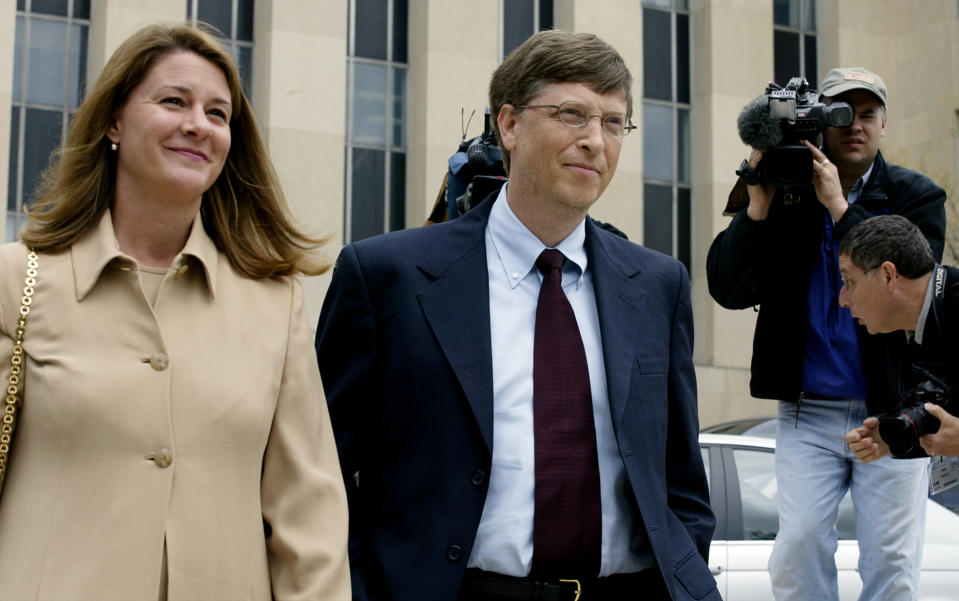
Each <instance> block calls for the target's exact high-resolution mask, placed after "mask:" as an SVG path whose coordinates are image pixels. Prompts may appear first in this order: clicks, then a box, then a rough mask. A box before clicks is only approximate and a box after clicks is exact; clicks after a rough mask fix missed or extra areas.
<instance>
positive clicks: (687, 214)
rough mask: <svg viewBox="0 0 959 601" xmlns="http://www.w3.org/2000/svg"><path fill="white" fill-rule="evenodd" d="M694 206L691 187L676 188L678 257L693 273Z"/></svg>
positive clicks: (688, 270) (687, 269)
mask: <svg viewBox="0 0 959 601" xmlns="http://www.w3.org/2000/svg"><path fill="white" fill-rule="evenodd" d="M691 211H692V207H691V206H690V190H689V188H677V189H676V258H677V259H679V260H680V261H682V263H683V265H685V266H686V271H687V272H690V273H692V271H693V266H692V234H693V224H692V212H691Z"/></svg>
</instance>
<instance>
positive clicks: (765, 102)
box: [737, 77, 855, 187]
mask: <svg viewBox="0 0 959 601" xmlns="http://www.w3.org/2000/svg"><path fill="white" fill-rule="evenodd" d="M818 99H819V94H818V93H817V92H816V90H814V89H812V88H810V87H809V84H808V82H807V81H806V79H805V78H803V77H793V78H792V79H790V80H789V83H787V84H786V86H785V87H782V86H779V85H778V84H776V83H775V82H770V83H769V85H768V86H767V87H766V91H765V92H764V93H763V94H762V95H761V96H758V97H757V98H755V99H754V100H752V101H751V102H750V103H749V104H747V105H746V106H745V107H743V110H742V112H741V113H740V114H739V119H738V122H737V124H738V126H739V137H740V138H741V139H742V141H743V142H745V143H746V144H748V145H750V146H752V147H753V148H756V149H759V150H765V151H766V153H765V155H764V156H763V160H762V161H760V163H759V166H758V168H757V169H756V171H757V172H758V176H759V180H760V181H759V182H757V183H766V184H770V185H775V186H784V187H796V186H808V185H810V184H812V178H813V171H812V161H813V157H812V151H811V150H810V149H809V148H807V147H806V146H804V145H803V144H802V141H803V140H808V141H809V142H812V143H813V144H817V145H818V137H819V135H820V134H821V133H822V132H823V130H825V129H826V128H827V127H849V126H850V125H851V124H852V121H853V117H854V116H855V113H854V111H853V108H852V107H851V106H850V105H849V103H846V102H841V101H838V102H833V103H832V104H829V105H827V104H824V103H822V102H818Z"/></svg>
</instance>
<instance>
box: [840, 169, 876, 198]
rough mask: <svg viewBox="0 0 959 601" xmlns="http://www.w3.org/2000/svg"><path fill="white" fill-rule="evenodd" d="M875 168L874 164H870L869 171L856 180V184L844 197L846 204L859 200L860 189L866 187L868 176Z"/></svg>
mask: <svg viewBox="0 0 959 601" xmlns="http://www.w3.org/2000/svg"><path fill="white" fill-rule="evenodd" d="M875 166H876V162H875V161H873V162H872V164H870V165H869V169H867V170H866V172H865V173H863V174H862V177H860V178H859V179H858V180H856V183H855V184H853V185H852V188H851V189H850V190H849V194H847V195H846V202H848V203H849V204H853V203H854V202H856V201H857V200H859V196H860V195H861V194H862V189H863V188H865V187H866V182H868V181H869V176H870V175H872V170H873V168H874V167H875Z"/></svg>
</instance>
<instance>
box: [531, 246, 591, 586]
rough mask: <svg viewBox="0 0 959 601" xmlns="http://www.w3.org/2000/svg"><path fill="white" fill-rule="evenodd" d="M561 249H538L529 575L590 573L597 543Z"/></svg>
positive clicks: (585, 400)
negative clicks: (539, 283)
mask: <svg viewBox="0 0 959 601" xmlns="http://www.w3.org/2000/svg"><path fill="white" fill-rule="evenodd" d="M565 262H566V257H564V256H563V253H561V252H559V251H558V250H555V249H549V248H548V249H546V250H544V251H543V252H542V253H541V254H540V256H539V258H538V259H537V260H536V267H537V268H538V269H539V270H540V272H542V273H543V284H542V286H541V287H540V289H539V301H538V303H537V305H536V333H535V337H534V342H533V436H534V443H535V473H536V476H535V486H536V489H535V493H534V502H535V505H534V516H533V566H532V571H531V575H534V576H536V577H546V578H577V577H596V576H598V575H599V565H600V544H601V542H602V510H601V507H600V495H599V460H598V459H597V452H596V429H595V426H594V425H593V402H592V395H591V394H590V388H589V369H588V368H587V366H586V351H585V349H584V348H583V339H582V337H580V335H579V326H577V325H576V316H575V315H574V314H573V307H572V306H571V305H570V304H569V300H568V299H567V298H566V294H565V293H564V292H563V288H562V285H561V284H562V279H563V276H562V267H563V264H564V263H565Z"/></svg>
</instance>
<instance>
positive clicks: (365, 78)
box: [352, 63, 386, 146]
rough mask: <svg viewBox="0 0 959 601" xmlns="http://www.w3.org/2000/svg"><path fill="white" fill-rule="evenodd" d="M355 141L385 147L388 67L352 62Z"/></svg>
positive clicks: (353, 139) (353, 138)
mask: <svg viewBox="0 0 959 601" xmlns="http://www.w3.org/2000/svg"><path fill="white" fill-rule="evenodd" d="M352 141H353V142H359V143H363V144H379V145H381V146H385V145H386V67H384V66H382V65H369V64H364V63H353V137H352Z"/></svg>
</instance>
